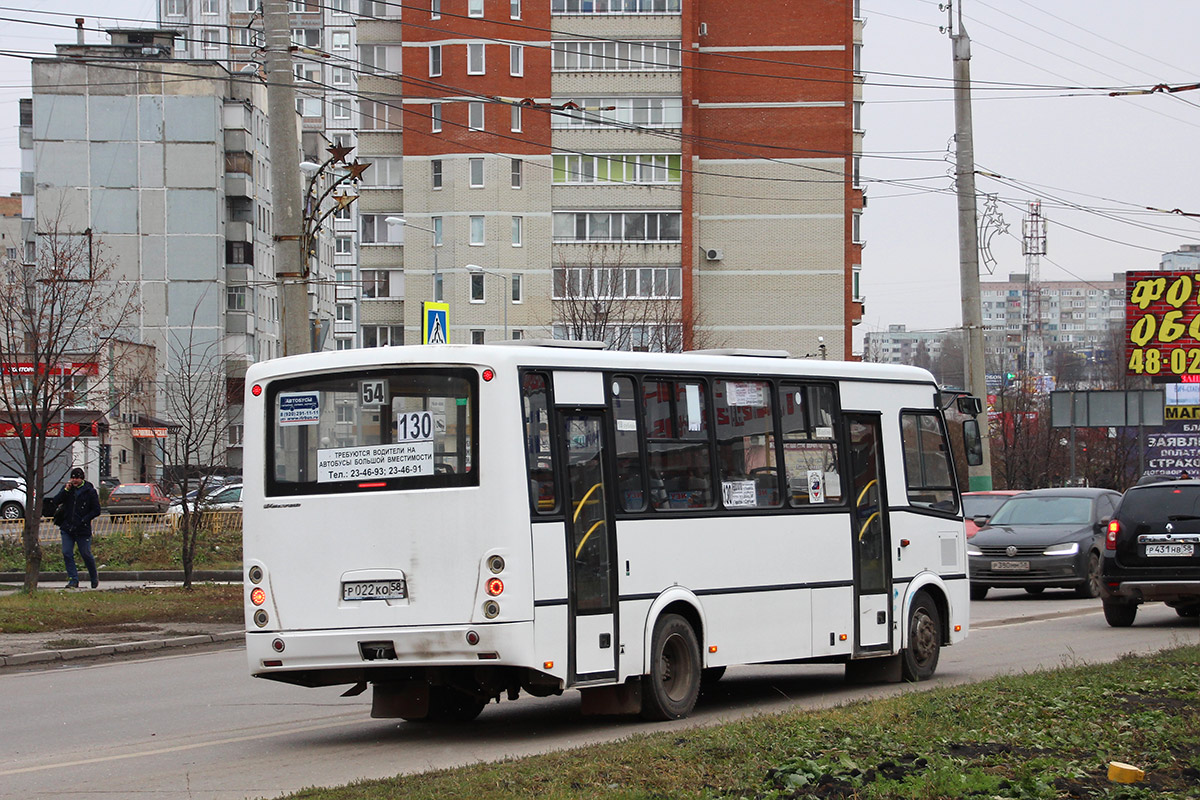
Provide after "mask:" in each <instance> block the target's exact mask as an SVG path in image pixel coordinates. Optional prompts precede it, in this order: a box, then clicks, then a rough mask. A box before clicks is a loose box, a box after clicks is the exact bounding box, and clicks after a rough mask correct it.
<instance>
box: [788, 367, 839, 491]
mask: <svg viewBox="0 0 1200 800" xmlns="http://www.w3.org/2000/svg"><path fill="white" fill-rule="evenodd" d="M835 407H836V404H835V398H834V394H833V387H831V386H803V385H800V384H794V383H784V384H781V385H780V387H779V417H780V420H781V422H782V431H783V442H782V444H783V466H784V472H785V473H786V476H787V497H788V504H789V505H791V506H793V507H798V508H806V507H810V506H814V505H825V504H839V505H840V504H841V503H843V502H844V501H845V497H844V496H843V494H842V479H841V473H840V472H839V470H838V463H839V461H838V446H837V441H836V439H835V438H834V431H835V430H836V427H835V426H834V419H835V416H834V410H835Z"/></svg>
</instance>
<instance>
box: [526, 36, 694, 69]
mask: <svg viewBox="0 0 1200 800" xmlns="http://www.w3.org/2000/svg"><path fill="white" fill-rule="evenodd" d="M552 47H553V49H552V50H551V56H550V67H551V69H552V70H553V71H554V72H575V71H580V72H662V71H671V72H677V71H678V70H679V69H680V67H681V65H682V56H681V55H680V43H679V40H677V39H676V40H670V41H667V40H662V41H650V42H614V41H605V40H599V39H597V40H591V39H585V40H583V41H555V42H553V43H552Z"/></svg>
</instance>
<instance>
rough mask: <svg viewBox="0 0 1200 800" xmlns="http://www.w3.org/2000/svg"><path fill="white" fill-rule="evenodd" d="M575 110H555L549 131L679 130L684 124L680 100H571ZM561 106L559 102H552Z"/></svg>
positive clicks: (659, 98)
mask: <svg viewBox="0 0 1200 800" xmlns="http://www.w3.org/2000/svg"><path fill="white" fill-rule="evenodd" d="M571 99H572V100H573V101H574V102H575V103H577V104H578V105H579V108H577V109H564V110H562V111H556V112H555V113H554V114H553V116H551V117H550V127H551V128H604V127H609V126H617V127H621V128H628V127H629V126H631V125H636V126H638V127H642V128H678V127H680V126H681V125H682V124H683V101H682V99H681V98H679V97H584V98H571ZM553 102H554V104H555V105H560V104H561V102H564V101H559V100H557V99H556V100H554V101H553Z"/></svg>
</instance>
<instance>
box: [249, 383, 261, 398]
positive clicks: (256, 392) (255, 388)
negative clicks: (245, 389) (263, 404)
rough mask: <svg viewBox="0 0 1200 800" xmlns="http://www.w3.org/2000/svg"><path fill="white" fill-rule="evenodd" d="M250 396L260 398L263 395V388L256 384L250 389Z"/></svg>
mask: <svg viewBox="0 0 1200 800" xmlns="http://www.w3.org/2000/svg"><path fill="white" fill-rule="evenodd" d="M250 394H252V395H254V396H255V397H258V396H259V395H260V394H262V386H261V385H260V384H257V383H256V384H254V386H252V387H251V388H250Z"/></svg>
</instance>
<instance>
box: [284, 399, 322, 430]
mask: <svg viewBox="0 0 1200 800" xmlns="http://www.w3.org/2000/svg"><path fill="white" fill-rule="evenodd" d="M320 421H321V393H320V392H280V393H279V424H280V426H286V425H316V424H317V423H318V422H320Z"/></svg>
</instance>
